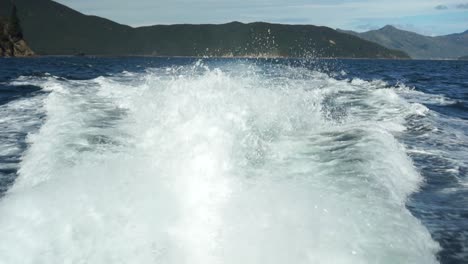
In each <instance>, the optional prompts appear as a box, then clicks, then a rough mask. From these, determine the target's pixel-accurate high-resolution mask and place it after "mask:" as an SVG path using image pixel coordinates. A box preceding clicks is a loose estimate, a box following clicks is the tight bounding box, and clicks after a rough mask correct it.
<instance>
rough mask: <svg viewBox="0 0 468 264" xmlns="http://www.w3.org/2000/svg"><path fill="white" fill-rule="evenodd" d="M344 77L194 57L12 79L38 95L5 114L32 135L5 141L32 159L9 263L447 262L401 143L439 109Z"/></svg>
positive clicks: (10, 202)
mask: <svg viewBox="0 0 468 264" xmlns="http://www.w3.org/2000/svg"><path fill="white" fill-rule="evenodd" d="M345 74H346V73H345V72H338V73H335V74H329V73H324V72H321V71H319V70H314V69H308V68H306V67H297V66H291V65H279V64H259V63H254V62H251V61H228V62H226V63H222V64H213V65H212V64H210V63H205V62H203V61H197V62H194V63H190V64H187V65H178V66H161V67H148V68H146V69H144V70H142V71H122V72H120V73H116V74H108V75H102V76H98V77H95V78H91V79H83V80H78V79H75V80H73V79H67V78H63V77H58V76H55V75H52V74H45V75H40V76H34V75H30V76H21V77H18V78H15V79H14V80H12V81H11V82H10V84H11V85H14V86H18V87H19V86H21V85H25V84H27V85H34V86H37V87H40V89H41V92H40V93H37V94H35V95H33V96H27V97H24V98H19V99H17V100H14V101H11V102H8V103H6V104H3V105H0V113H2V117H1V118H2V119H1V120H0V123H1V124H15V125H14V126H12V125H9V126H8V128H9V129H10V130H11V131H17V132H18V131H23V132H24V131H27V136H26V137H25V143H24V144H25V145H27V147H25V149H24V150H21V149H20V148H19V147H18V146H16V145H15V144H14V142H15V140H16V139H15V138H11V140H9V141H8V140H7V141H3V142H2V143H1V144H2V146H1V147H2V148H1V149H2V150H0V151H1V152H2V153H3V154H2V155H6V154H5V153H9V155H10V154H11V155H13V154H15V153H16V154H15V155H19V156H20V158H19V161H18V163H17V164H16V165H11V166H16V167H15V168H16V169H17V177H16V178H15V180H14V183H12V184H11V186H10V187H9V188H8V190H7V191H6V192H5V194H4V196H3V197H2V198H1V200H0V237H1V240H0V263H5V264H16V263H18V264H19V263H21V264H28V263H31V264H32V263H34V264H54V263H57V264H59V263H60V264H62V263H168V264H171V263H178V264H181V263H199V264H202V263H203V264H211V263H233V264H239V263H245V264H248V263H269V264H274V263H283V264H284V263H294V264H301V263H334V264H341V263H343V264H344V263H389V264H393V263H424V264H429V263H438V259H437V257H436V255H437V253H438V252H439V251H440V246H439V243H438V242H435V241H434V240H433V239H432V238H431V234H430V233H429V231H428V229H427V228H426V227H425V226H424V225H423V224H422V223H421V221H420V220H419V219H417V218H416V217H415V216H414V215H413V214H412V213H411V212H410V211H409V210H408V208H407V206H406V204H407V201H408V199H409V198H410V196H411V195H412V194H414V193H415V192H418V190H419V189H420V187H421V185H422V184H423V183H424V179H423V177H422V176H421V174H420V172H419V170H418V169H417V168H416V167H415V165H414V162H413V160H412V159H411V158H410V156H409V155H408V149H407V146H406V144H404V142H402V141H401V140H400V137H401V135H402V134H404V133H405V131H407V129H408V122H407V120H408V119H409V118H423V117H424V116H425V115H427V114H428V112H429V109H427V108H426V107H425V106H424V105H423V104H421V103H418V102H415V101H411V100H408V99H407V98H405V97H404V96H402V93H407V94H408V93H412V94H413V95H414V94H415V92H413V91H411V90H410V89H408V88H406V87H404V86H398V87H395V86H391V85H388V84H386V83H385V82H383V81H379V80H376V81H366V80H362V79H359V78H346V76H345ZM416 97H417V95H416ZM2 127H4V128H5V127H7V126H6V125H4V126H2ZM12 133H13V132H11V133H10V134H9V135H13V134H12ZM11 137H13V136H11Z"/></svg>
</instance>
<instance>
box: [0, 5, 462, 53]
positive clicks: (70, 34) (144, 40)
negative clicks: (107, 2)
mask: <svg viewBox="0 0 468 264" xmlns="http://www.w3.org/2000/svg"><path fill="white" fill-rule="evenodd" d="M13 3H14V5H15V6H16V7H17V11H18V17H19V20H20V22H21V27H22V29H23V35H24V38H25V39H26V40H27V42H28V44H29V46H30V47H31V48H32V49H33V50H34V51H35V52H36V53H37V54H40V55H74V54H88V55H109V56H112V55H143V56H225V57H230V56H239V57H309V56H310V57H344V58H413V59H458V58H462V57H466V56H468V30H467V31H465V32H463V33H458V34H450V35H445V36H436V37H431V36H424V35H420V34H417V33H414V32H410V31H405V30H401V29H397V28H396V27H394V26H385V27H383V28H381V29H378V30H371V31H367V32H363V33H358V32H354V31H348V30H340V29H337V30H334V29H331V28H328V27H319V26H313V25H285V24H271V23H264V22H256V23H248V24H244V23H240V22H231V23H227V24H220V25H212V24H205V25H192V24H179V25H155V26H147V27H136V28H134V27H130V26H127V25H122V24H119V23H116V22H113V21H111V20H108V19H105V18H101V17H97V16H90V15H85V14H82V13H80V12H78V11H75V10H73V9H71V8H69V7H67V6H65V5H62V4H59V3H57V2H55V1H52V0H0V22H1V21H6V20H8V16H9V15H10V10H12V8H13ZM4 39H6V38H5V37H4ZM4 43H6V42H5V41H4Z"/></svg>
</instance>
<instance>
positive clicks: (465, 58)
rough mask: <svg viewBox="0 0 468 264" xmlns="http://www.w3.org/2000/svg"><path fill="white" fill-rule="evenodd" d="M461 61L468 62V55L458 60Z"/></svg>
mask: <svg viewBox="0 0 468 264" xmlns="http://www.w3.org/2000/svg"><path fill="white" fill-rule="evenodd" d="M458 59H459V60H468V55H466V56H462V57H460V58H458Z"/></svg>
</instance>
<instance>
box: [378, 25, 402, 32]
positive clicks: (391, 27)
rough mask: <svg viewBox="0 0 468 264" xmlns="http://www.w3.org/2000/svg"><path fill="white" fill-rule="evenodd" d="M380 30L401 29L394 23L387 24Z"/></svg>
mask: <svg viewBox="0 0 468 264" xmlns="http://www.w3.org/2000/svg"><path fill="white" fill-rule="evenodd" d="M380 30H383V31H388V30H399V29H398V28H396V27H394V26H392V25H386V26H384V27H383V28H381V29H380Z"/></svg>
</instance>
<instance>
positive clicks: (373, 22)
mask: <svg viewBox="0 0 468 264" xmlns="http://www.w3.org/2000/svg"><path fill="white" fill-rule="evenodd" d="M56 1H57V2H59V3H62V4H65V5H67V6H69V7H71V8H74V9H76V10H78V11H80V12H83V13H85V14H92V15H98V16H102V17H105V18H108V19H111V20H114V21H116V22H119V23H122V24H127V25H131V26H143V25H154V24H177V23H197V24H199V23H225V22H230V21H241V22H254V21H266V22H276V23H288V24H314V25H322V26H329V27H332V28H342V29H351V30H356V31H366V30H369V29H376V28H380V27H382V26H384V25H387V24H391V25H394V26H396V27H399V28H402V29H406V30H411V31H415V32H418V33H422V34H425V35H443V34H450V33H457V32H463V31H465V30H468V0H328V1H326V0H199V1H191V0H134V1H128V0H56Z"/></svg>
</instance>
